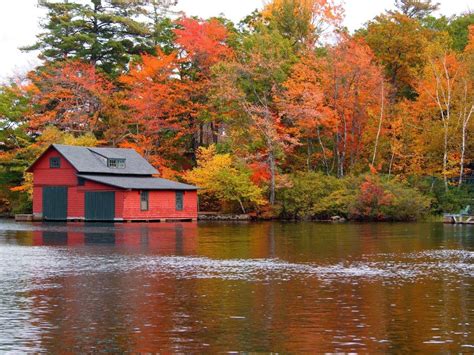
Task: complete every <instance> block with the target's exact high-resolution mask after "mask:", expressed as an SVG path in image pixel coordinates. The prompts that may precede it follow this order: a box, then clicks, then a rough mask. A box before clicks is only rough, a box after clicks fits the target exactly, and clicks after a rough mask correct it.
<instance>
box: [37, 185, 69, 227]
mask: <svg viewBox="0 0 474 355" xmlns="http://www.w3.org/2000/svg"><path fill="white" fill-rule="evenodd" d="M43 219H45V220H49V221H65V220H66V219H67V187H65V186H44V187H43Z"/></svg>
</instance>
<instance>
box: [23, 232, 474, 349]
mask: <svg viewBox="0 0 474 355" xmlns="http://www.w3.org/2000/svg"><path fill="white" fill-rule="evenodd" d="M81 228H82V227H81ZM81 228H79V231H77V230H76V231H73V232H71V231H69V232H68V231H57V230H54V231H35V232H33V233H32V240H33V244H35V245H48V246H51V247H56V246H68V249H70V247H71V248H76V247H78V250H79V251H78V252H84V251H83V249H84V248H86V249H87V252H89V253H99V254H101V255H102V254H103V255H105V256H106V255H107V254H108V253H118V254H120V255H124V256H126V257H133V256H134V255H136V256H137V257H142V256H143V255H145V256H151V257H154V256H158V257H159V256H161V255H184V256H186V255H199V256H205V257H208V258H212V259H238V258H250V259H259V258H279V259H284V260H288V261H291V262H299V263H305V262H310V261H312V262H314V261H317V262H318V263H319V264H323V265H324V264H334V263H335V262H336V263H337V262H340V261H341V260H351V259H360V258H361V257H363V256H368V255H374V254H380V253H393V254H394V258H396V257H397V256H396V255H402V253H406V252H417V251H423V250H432V249H438V248H454V247H456V246H459V243H461V242H462V241H459V240H458V239H456V238H454V234H453V233H452V231H451V230H448V231H446V229H445V227H443V226H442V225H440V226H437V225H436V226H434V227H433V225H429V224H426V225H422V224H421V225H388V224H387V225H378V226H375V227H374V225H368V224H367V225H364V224H361V225H355V226H354V225H352V226H347V225H338V226H332V225H316V224H310V223H308V224H300V225H296V224H290V223H288V224H275V223H258V224H246V225H242V224H231V223H229V224H225V223H224V224H203V225H200V227H199V228H198V227H197V226H196V225H195V224H186V223H183V224H169V225H164V224H162V225H161V226H150V225H138V224H137V225H134V224H131V225H123V226H121V227H119V228H116V227H114V228H113V229H110V228H109V227H108V226H95V227H94V228H93V229H86V230H84V229H81ZM104 261H107V258H106V257H104ZM469 281H470V280H469V279H467V280H466V279H465V278H462V277H460V278H455V277H454V278H453V276H452V275H451V276H449V277H448V276H446V277H445V278H443V277H440V278H421V279H416V280H411V281H410V280H408V281H407V280H400V281H399V282H397V280H392V281H391V282H384V281H373V280H372V281H371V280H364V279H352V280H343V279H339V280H338V279H336V280H322V279H318V278H317V277H314V278H304V277H303V278H291V279H289V280H283V279H278V280H277V279H275V280H273V279H263V280H260V281H245V280H226V279H225V278H215V279H212V278H203V279H196V278H194V279H184V278H174V277H172V276H170V274H169V273H166V274H160V273H159V272H158V273H157V272H154V273H150V272H149V271H148V270H146V269H140V268H138V269H133V268H132V269H131V270H130V271H129V272H114V271H111V272H97V273H92V274H81V273H78V274H77V275H61V276H57V277H54V278H52V279H50V280H46V281H44V282H45V284H54V285H57V287H51V288H44V289H42V288H39V289H36V290H35V291H32V292H31V294H30V295H29V296H28V297H29V299H31V300H32V302H33V304H32V307H34V308H35V309H36V310H37V311H36V316H37V319H36V325H37V326H38V327H43V338H42V339H43V340H42V341H43V347H44V348H45V350H46V351H47V352H65V351H76V352H77V351H84V352H88V351H101V350H109V351H112V352H125V351H131V352H155V351H157V350H161V351H163V352H179V351H181V352H187V351H194V352H218V351H229V350H242V351H250V350H256V351H280V352H295V351H307V352H324V351H335V350H336V351H337V350H340V351H350V350H356V351H357V350H358V351H369V352H381V351H396V352H408V351H419V352H450V351H458V350H462V349H460V348H459V345H460V344H464V343H465V344H469V343H470V344H472V342H473V341H474V338H473V334H472V332H471V330H470V326H469V324H472V322H473V321H474V314H473V313H472V312H471V310H472V305H473V302H474V285H473V284H472V283H471V282H469ZM45 325H48V326H45ZM438 336H439V337H440V338H436V337H438ZM433 339H438V340H439V341H443V340H451V341H452V342H451V343H449V342H447V343H445V344H435V343H430V342H429V341H430V340H433Z"/></svg>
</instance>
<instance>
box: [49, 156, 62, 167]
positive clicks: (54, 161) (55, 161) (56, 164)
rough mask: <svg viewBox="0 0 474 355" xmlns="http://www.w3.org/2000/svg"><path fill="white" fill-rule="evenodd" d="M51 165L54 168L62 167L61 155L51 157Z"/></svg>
mask: <svg viewBox="0 0 474 355" xmlns="http://www.w3.org/2000/svg"><path fill="white" fill-rule="evenodd" d="M49 167H50V168H52V169H58V168H60V167H61V159H59V157H51V158H49Z"/></svg>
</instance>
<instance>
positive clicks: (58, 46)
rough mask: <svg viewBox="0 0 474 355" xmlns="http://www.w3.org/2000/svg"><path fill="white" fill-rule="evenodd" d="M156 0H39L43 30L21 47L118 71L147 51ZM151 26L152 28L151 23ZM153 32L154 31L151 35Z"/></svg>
mask: <svg viewBox="0 0 474 355" xmlns="http://www.w3.org/2000/svg"><path fill="white" fill-rule="evenodd" d="M168 3H169V1H159V0H90V2H87V3H84V2H76V1H69V0H64V1H63V2H52V1H49V0H40V2H39V6H41V7H43V8H45V9H46V10H47V15H46V21H45V22H44V24H43V25H42V27H43V30H44V32H43V33H41V34H40V35H38V37H37V38H38V41H37V42H36V43H35V44H34V45H32V46H29V47H25V48H22V49H23V50H25V51H30V50H40V58H42V59H45V60H48V61H56V60H64V59H80V60H83V61H86V62H89V63H91V64H93V65H96V66H98V67H100V68H101V69H102V70H104V71H105V72H106V73H108V74H110V75H112V76H116V75H118V74H120V73H121V72H122V71H123V70H124V68H125V67H126V65H127V64H128V63H129V62H130V60H131V59H132V58H133V56H134V55H139V54H141V53H143V52H152V51H153V49H154V46H155V45H156V44H158V41H157V40H155V39H153V40H151V41H150V38H152V37H154V32H156V29H155V28H157V24H159V23H160V22H159V21H158V20H159V17H158V16H156V17H155V18H156V21H157V22H156V24H153V25H150V23H149V22H147V21H146V19H150V18H151V17H150V13H151V12H154V13H155V14H158V13H159V7H160V4H164V5H163V6H165V5H166V6H168V5H169V6H171V5H172V4H168ZM151 27H153V28H151ZM156 36H157V35H155V37H156Z"/></svg>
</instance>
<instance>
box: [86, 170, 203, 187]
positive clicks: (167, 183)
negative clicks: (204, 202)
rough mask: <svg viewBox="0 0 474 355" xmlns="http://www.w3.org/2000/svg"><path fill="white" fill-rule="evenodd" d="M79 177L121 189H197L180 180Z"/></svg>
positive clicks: (98, 176)
mask: <svg viewBox="0 0 474 355" xmlns="http://www.w3.org/2000/svg"><path fill="white" fill-rule="evenodd" d="M78 176H79V177H81V178H84V179H87V180H91V181H95V182H99V183H102V184H106V185H110V186H115V187H120V188H122V189H139V190H197V189H198V188H197V187H196V186H193V185H187V184H182V183H180V182H176V181H171V180H166V179H161V178H154V177H139V176H102V175H84V174H80V175H78Z"/></svg>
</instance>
